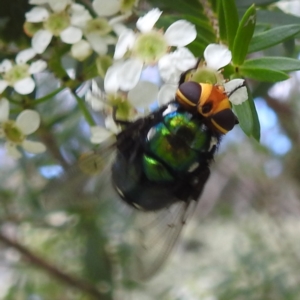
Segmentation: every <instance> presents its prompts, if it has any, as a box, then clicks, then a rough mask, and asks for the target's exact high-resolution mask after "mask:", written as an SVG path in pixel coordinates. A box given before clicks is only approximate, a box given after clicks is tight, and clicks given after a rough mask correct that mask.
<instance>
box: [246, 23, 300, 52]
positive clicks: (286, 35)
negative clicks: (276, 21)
mask: <svg viewBox="0 0 300 300" xmlns="http://www.w3.org/2000/svg"><path fill="white" fill-rule="evenodd" d="M299 33H300V25H298V24H292V25H284V26H280V27H275V28H271V29H270V30H266V31H262V32H259V33H257V34H254V36H253V38H252V40H251V42H250V45H249V51H248V52H249V53H252V52H255V51H260V50H264V49H266V48H269V47H272V46H274V45H277V44H280V43H282V42H284V41H286V40H289V39H291V38H293V37H295V36H296V35H297V34H299Z"/></svg>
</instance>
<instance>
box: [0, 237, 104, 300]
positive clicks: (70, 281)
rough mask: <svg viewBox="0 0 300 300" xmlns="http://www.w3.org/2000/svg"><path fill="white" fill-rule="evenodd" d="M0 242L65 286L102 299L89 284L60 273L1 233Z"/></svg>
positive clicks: (100, 294) (101, 295)
mask: <svg viewBox="0 0 300 300" xmlns="http://www.w3.org/2000/svg"><path fill="white" fill-rule="evenodd" d="M0 242H2V243H3V244H5V245H7V246H9V247H12V248H14V249H15V250H17V251H18V252H20V253H21V254H22V256H23V257H24V258H25V259H26V260H28V261H29V262H31V263H32V264H33V265H35V266H36V267H39V268H40V269H43V270H44V271H46V272H47V273H49V274H50V275H51V276H53V277H54V278H56V279H58V280H60V281H62V282H64V283H65V284H67V285H69V286H72V287H74V288H77V289H79V290H81V291H83V292H85V293H87V294H89V295H90V296H92V297H93V298H94V299H98V300H100V299H103V294H102V293H101V292H100V291H99V290H97V289H96V288H95V287H94V286H93V285H91V284H90V283H88V282H86V281H83V280H81V279H79V278H77V277H75V276H74V275H71V274H67V273H65V272H62V271H61V270H60V269H59V268H58V267H56V266H54V265H53V264H52V263H49V262H48V261H45V260H44V259H43V258H41V257H40V256H38V255H36V254H35V253H33V252H32V251H31V250H29V249H28V248H26V247H25V246H23V245H21V244H20V243H18V242H17V241H15V240H12V239H10V238H9V237H7V236H5V235H4V234H3V233H0Z"/></svg>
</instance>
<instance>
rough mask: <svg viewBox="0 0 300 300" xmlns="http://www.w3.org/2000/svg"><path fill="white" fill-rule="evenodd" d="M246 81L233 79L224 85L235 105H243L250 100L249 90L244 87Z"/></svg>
mask: <svg viewBox="0 0 300 300" xmlns="http://www.w3.org/2000/svg"><path fill="white" fill-rule="evenodd" d="M244 82H245V80H244V79H233V80H230V81H228V82H226V83H225V84H224V87H225V92H226V94H227V95H229V100H230V102H231V103H232V104H234V105H239V104H242V103H243V102H244V101H246V100H248V92H247V88H246V87H245V86H244Z"/></svg>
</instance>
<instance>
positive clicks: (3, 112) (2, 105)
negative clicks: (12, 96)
mask: <svg viewBox="0 0 300 300" xmlns="http://www.w3.org/2000/svg"><path fill="white" fill-rule="evenodd" d="M8 116H9V102H8V100H7V99H6V98H1V99H0V123H1V122H3V121H6V120H8Z"/></svg>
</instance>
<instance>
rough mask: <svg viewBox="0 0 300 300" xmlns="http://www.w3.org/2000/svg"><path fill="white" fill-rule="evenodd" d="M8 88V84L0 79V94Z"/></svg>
mask: <svg viewBox="0 0 300 300" xmlns="http://www.w3.org/2000/svg"><path fill="white" fill-rule="evenodd" d="M7 86H8V82H7V81H5V80H2V79H0V93H2V92H3V91H4V90H5V89H6V88H7Z"/></svg>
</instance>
